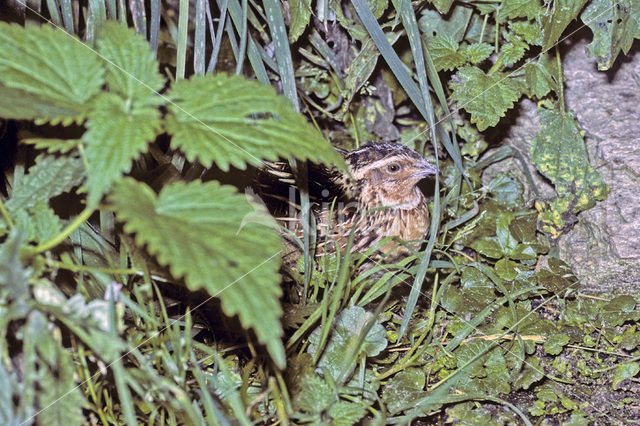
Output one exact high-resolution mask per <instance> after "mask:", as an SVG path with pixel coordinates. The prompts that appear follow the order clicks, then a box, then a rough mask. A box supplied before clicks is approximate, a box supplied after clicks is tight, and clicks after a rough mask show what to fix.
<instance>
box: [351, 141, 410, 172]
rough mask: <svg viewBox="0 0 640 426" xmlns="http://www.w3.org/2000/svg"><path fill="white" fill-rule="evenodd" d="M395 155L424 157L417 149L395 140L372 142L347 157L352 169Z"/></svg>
mask: <svg viewBox="0 0 640 426" xmlns="http://www.w3.org/2000/svg"><path fill="white" fill-rule="evenodd" d="M394 156H405V157H409V158H413V159H415V160H419V159H421V158H422V156H421V155H420V154H418V153H417V152H416V151H415V150H413V149H411V148H409V147H408V146H404V145H402V144H399V143H395V142H380V143H373V142H370V143H368V144H366V145H364V146H362V147H360V148H358V149H355V150H353V151H350V152H349V153H347V154H346V156H345V159H346V160H347V161H348V162H349V166H351V169H352V170H357V169H360V168H362V167H366V166H368V165H369V164H371V163H374V162H376V161H378V160H382V159H383V158H389V157H394Z"/></svg>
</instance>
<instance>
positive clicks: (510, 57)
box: [500, 35, 529, 67]
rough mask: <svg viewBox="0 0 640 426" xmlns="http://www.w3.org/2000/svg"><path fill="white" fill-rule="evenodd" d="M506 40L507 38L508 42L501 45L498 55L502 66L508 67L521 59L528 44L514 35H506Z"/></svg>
mask: <svg viewBox="0 0 640 426" xmlns="http://www.w3.org/2000/svg"><path fill="white" fill-rule="evenodd" d="M507 40H509V43H505V44H503V45H502V47H501V49H500V56H501V57H502V63H503V64H504V66H507V67H509V66H511V65H513V64H515V63H516V62H518V61H519V60H520V59H522V57H523V56H524V54H525V52H526V51H527V49H529V45H528V44H527V43H525V42H524V41H522V39H521V38H520V37H518V36H514V35H509V36H507Z"/></svg>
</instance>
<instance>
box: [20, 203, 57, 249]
mask: <svg viewBox="0 0 640 426" xmlns="http://www.w3.org/2000/svg"><path fill="white" fill-rule="evenodd" d="M16 226H17V227H18V228H20V229H23V230H24V231H25V232H26V233H27V239H28V240H30V241H36V242H39V243H41V242H44V241H48V240H50V239H51V238H53V237H55V236H56V235H58V234H59V233H60V231H61V230H62V222H61V221H60V218H59V217H58V216H57V215H56V214H55V213H54V212H53V210H52V209H51V208H50V207H49V206H48V205H47V204H45V203H38V204H37V205H36V206H35V207H34V208H33V209H29V211H27V210H24V209H23V210H18V211H16Z"/></svg>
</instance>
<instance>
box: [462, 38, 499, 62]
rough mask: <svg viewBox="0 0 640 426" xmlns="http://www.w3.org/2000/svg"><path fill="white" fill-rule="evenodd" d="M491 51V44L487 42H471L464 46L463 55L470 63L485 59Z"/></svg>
mask: <svg viewBox="0 0 640 426" xmlns="http://www.w3.org/2000/svg"><path fill="white" fill-rule="evenodd" d="M492 53H493V46H491V45H490V44H489V43H471V44H470V45H468V46H466V47H465V48H464V55H465V56H466V57H467V60H468V61H469V62H471V63H472V64H474V65H475V64H479V63H480V62H483V61H485V60H486V59H487V58H488V57H489V56H491V54H492Z"/></svg>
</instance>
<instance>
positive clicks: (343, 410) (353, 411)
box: [328, 401, 367, 426]
mask: <svg viewBox="0 0 640 426" xmlns="http://www.w3.org/2000/svg"><path fill="white" fill-rule="evenodd" d="M328 414H329V417H331V420H332V421H331V424H332V425H335V426H351V425H354V424H357V423H358V420H360V419H361V418H363V417H364V415H365V414H367V409H366V408H365V406H364V405H363V404H358V403H355V402H349V401H338V402H336V403H335V404H333V405H332V406H331V408H330V409H329V412H328Z"/></svg>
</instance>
